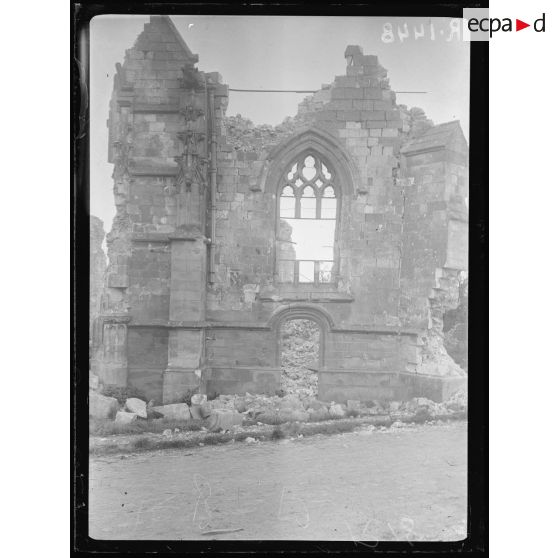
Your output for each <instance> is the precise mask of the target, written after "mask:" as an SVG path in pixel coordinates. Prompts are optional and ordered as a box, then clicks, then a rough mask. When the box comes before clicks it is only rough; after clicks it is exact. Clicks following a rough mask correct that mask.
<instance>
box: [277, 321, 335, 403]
mask: <svg viewBox="0 0 558 558" xmlns="http://www.w3.org/2000/svg"><path fill="white" fill-rule="evenodd" d="M323 340H324V336H323V331H322V328H321V327H320V325H319V324H318V322H316V321H315V320H312V319H308V318H290V319H289V318H287V319H285V320H283V321H282V322H281V323H280V327H279V355H280V364H281V385H280V388H281V391H282V392H283V393H284V394H291V393H296V394H298V395H304V396H305V397H317V394H318V369H319V368H320V365H321V355H322V347H323Z"/></svg>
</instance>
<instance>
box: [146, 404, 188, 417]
mask: <svg viewBox="0 0 558 558" xmlns="http://www.w3.org/2000/svg"><path fill="white" fill-rule="evenodd" d="M153 411H154V412H156V413H160V414H162V415H163V417H165V418H167V419H172V420H190V419H191V418H192V415H191V414H190V407H188V405H187V404H186V403H171V404H169V405H161V406H160V407H153Z"/></svg>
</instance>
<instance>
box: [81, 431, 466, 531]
mask: <svg viewBox="0 0 558 558" xmlns="http://www.w3.org/2000/svg"><path fill="white" fill-rule="evenodd" d="M466 435H467V425H466V423H464V422H461V423H452V424H441V425H424V426H416V427H406V428H401V429H396V428H391V429H387V430H378V429H376V430H375V431H369V430H363V431H361V432H351V433H346V434H338V435H332V436H321V435H320V436H314V437H311V438H303V439H295V440H280V441H274V442H272V441H270V442H262V443H258V444H252V445H250V444H247V443H246V442H237V443H233V444H226V445H221V446H205V447H200V448H196V449H184V450H164V451H158V452H150V453H139V454H133V455H127V456H114V457H113V456H111V457H103V458H92V459H91V468H90V492H89V494H90V517H89V526H90V532H89V534H90V536H91V537H93V538H95V539H109V540H111V539H170V540H191V539H205V540H210V539H233V540H234V539H262V540H269V539H271V540H280V539H303V540H359V541H373V540H410V541H418V540H446V541H447V540H453V541H455V540H462V539H464V538H465V536H466V531H465V529H466V503H467V497H466V486H467V479H466V476H467V463H466V461H467V459H466V458H467V455H466V452H467V441H466ZM219 531H227V532H223V533H220V532H219Z"/></svg>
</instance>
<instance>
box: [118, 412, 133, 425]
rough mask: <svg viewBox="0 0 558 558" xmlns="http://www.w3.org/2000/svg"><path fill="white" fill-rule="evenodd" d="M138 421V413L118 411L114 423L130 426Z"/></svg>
mask: <svg viewBox="0 0 558 558" xmlns="http://www.w3.org/2000/svg"><path fill="white" fill-rule="evenodd" d="M137 419H138V415H137V414H136V413H127V412H126V411H118V413H116V418H115V419H114V422H116V423H117V424H130V423H132V422H134V421H136V420H137Z"/></svg>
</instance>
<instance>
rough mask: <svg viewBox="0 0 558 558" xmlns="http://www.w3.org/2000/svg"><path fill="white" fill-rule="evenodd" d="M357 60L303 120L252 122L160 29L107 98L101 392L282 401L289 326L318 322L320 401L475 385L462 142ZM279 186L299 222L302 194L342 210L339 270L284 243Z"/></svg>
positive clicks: (95, 365)
mask: <svg viewBox="0 0 558 558" xmlns="http://www.w3.org/2000/svg"><path fill="white" fill-rule="evenodd" d="M345 58H346V61H347V69H346V73H345V75H341V76H336V77H335V79H334V80H333V82H332V83H331V84H329V85H323V86H322V88H321V89H320V90H319V91H317V92H316V93H315V94H313V95H310V96H308V97H306V98H305V99H304V100H303V101H302V102H301V103H300V105H299V110H298V114H297V115H296V116H294V117H290V118H287V119H285V121H284V122H283V123H282V124H281V125H279V126H275V127H272V126H265V125H264V126H255V125H253V124H252V123H251V122H250V121H249V120H246V119H244V118H242V117H241V116H236V117H229V116H227V115H226V109H227V102H228V86H227V85H226V84H224V83H223V82H222V79H221V76H220V75H219V74H218V73H217V72H209V73H208V72H202V71H200V70H198V69H197V68H196V64H197V62H198V56H197V55H195V54H192V52H191V51H190V50H189V48H188V46H187V45H186V44H185V42H184V40H183V39H182V37H181V36H180V34H179V33H178V31H177V29H176V28H175V27H174V25H173V23H172V21H171V20H170V18H169V17H166V16H152V17H151V18H150V21H149V23H147V24H146V25H145V28H144V30H143V32H142V33H141V34H140V36H139V37H138V39H137V41H136V43H135V44H134V46H133V47H132V48H131V49H130V50H128V51H126V56H125V61H124V63H123V64H122V65H120V64H117V67H116V75H115V77H114V91H113V95H112V99H111V102H110V114H109V120H108V128H109V161H110V162H111V163H113V165H114V173H113V178H114V200H115V205H116V216H115V218H114V221H113V224H112V229H111V231H110V232H109V234H108V235H107V248H108V260H109V263H108V268H107V271H106V274H105V283H104V288H103V291H102V294H101V296H100V300H99V303H98V313H97V315H96V316H95V325H94V327H93V328H92V329H93V330H94V331H96V332H98V333H97V334H96V335H95V336H94V338H93V341H92V345H93V346H92V364H91V366H92V372H93V373H94V374H96V375H98V376H99V378H100V381H101V382H102V383H103V384H104V385H116V386H131V387H134V388H136V389H138V390H140V391H141V392H143V393H145V395H146V397H147V398H148V399H153V400H154V401H155V402H156V403H158V404H159V403H173V402H178V401H181V400H183V398H184V396H185V395H186V394H188V393H191V392H192V390H195V389H199V390H201V392H202V393H214V392H216V393H220V394H233V393H245V392H250V393H267V394H273V393H274V392H275V391H276V390H277V389H278V388H279V386H280V378H281V367H280V342H279V336H280V332H281V326H282V324H283V323H284V322H285V321H287V320H292V319H309V320H312V321H314V322H315V323H316V324H317V325H318V327H319V328H320V336H321V344H320V354H319V362H318V363H317V368H318V397H319V398H320V399H322V400H327V401H331V400H335V401H346V400H362V401H367V400H408V399H410V398H412V397H415V396H425V397H428V398H430V399H432V400H437V401H440V400H442V399H444V398H446V397H447V396H449V395H450V394H451V393H453V392H455V391H456V390H457V389H459V388H461V387H462V386H463V385H464V384H465V383H466V375H465V372H464V371H463V370H462V369H461V368H460V366H458V365H457V364H456V363H455V362H454V361H453V359H452V358H451V357H450V356H449V355H448V353H447V351H446V349H445V346H444V331H443V324H444V314H445V312H447V311H448V310H451V309H453V308H456V307H457V305H458V298H459V288H460V284H461V280H462V278H463V276H464V274H465V273H466V271H467V259H468V251H467V239H468V207H467V199H468V147H467V144H466V141H465V138H464V136H463V132H462V130H461V127H460V125H459V122H457V121H454V122H447V123H444V124H439V125H433V123H432V122H431V121H430V120H428V118H427V117H426V115H425V114H424V112H423V111H422V110H420V109H416V108H412V109H408V108H407V107H406V106H404V105H400V104H397V102H396V95H395V93H394V92H393V91H392V90H391V88H390V85H389V79H388V77H387V72H386V70H385V69H384V68H383V67H382V66H381V65H380V63H379V62H378V59H377V57H376V56H373V55H365V54H363V52H362V49H361V48H360V47H359V46H348V47H347V49H346V51H345ZM322 164H323V167H322ZM306 167H308V168H306ZM316 173H317V174H316ZM297 177H298V178H297ZM316 177H318V178H316ZM298 180H300V182H301V184H302V186H300V187H299V185H298V182H297V181H298ZM324 181H328V185H330V186H331V190H330V195H329V198H331V199H335V200H336V201H335V204H334V203H333V202H331V201H324V199H325V198H327V197H328V195H326V193H325V188H326V185H324ZM287 184H288V185H289V187H291V188H292V192H294V193H293V194H292V196H291V197H292V199H294V201H293V202H292V204H291V206H289V207H292V208H293V209H292V211H294V212H296V211H302V210H301V209H296V208H298V207H302V206H301V205H300V204H301V203H302V202H301V201H300V196H302V195H303V194H301V193H300V191H299V190H300V189H302V190H301V191H303V189H304V188H306V186H305V185H310V186H311V187H312V192H316V196H317V201H315V203H314V206H313V207H315V208H316V207H321V208H322V209H321V211H322V213H323V212H324V211H325V209H323V208H330V209H329V210H330V212H331V211H334V213H331V215H333V217H334V218H335V245H334V247H333V254H334V255H333V257H332V260H331V261H329V262H320V261H314V262H302V261H295V260H293V258H292V253H291V252H289V249H288V247H287V248H285V249H283V248H284V245H283V244H282V243H284V242H285V238H284V237H283V236H282V235H284V234H287V233H288V232H289V231H288V227H285V226H284V224H281V221H283V220H282V219H280V215H281V214H280V207H279V204H280V200H281V198H282V196H283V194H284V188H285V185H287ZM288 192H289V195H290V192H291V190H289V191H288ZM331 192H333V195H331ZM311 194H312V193H311ZM285 195H286V194H285ZM304 195H305V194H304ZM289 203H291V202H289ZM304 207H306V206H304ZM332 207H334V208H335V209H334V210H331V208H332ZM315 211H318V210H315ZM293 215H294V213H293ZM295 216H296V215H295ZM313 273H314V275H313ZM308 276H310V279H308ZM303 277H306V278H305V279H303Z"/></svg>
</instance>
